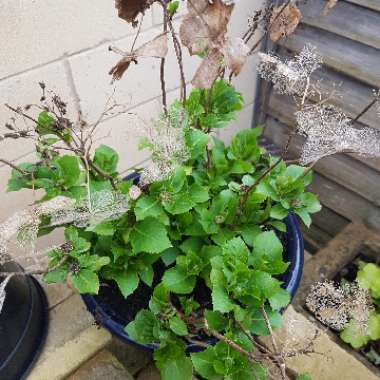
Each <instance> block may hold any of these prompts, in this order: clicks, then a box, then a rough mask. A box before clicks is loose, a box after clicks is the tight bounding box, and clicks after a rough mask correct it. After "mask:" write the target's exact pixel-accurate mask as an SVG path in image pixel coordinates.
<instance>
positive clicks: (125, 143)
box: [95, 99, 161, 172]
mask: <svg viewBox="0 0 380 380" xmlns="http://www.w3.org/2000/svg"><path fill="white" fill-rule="evenodd" d="M160 112H161V101H160V99H154V100H152V101H150V102H148V103H145V104H143V105H141V106H138V107H136V108H134V109H132V110H130V111H128V112H127V113H125V114H122V115H119V116H117V117H114V118H111V119H109V120H106V121H105V122H103V123H102V124H100V125H99V127H98V129H97V130H96V136H95V139H96V144H95V145H99V144H105V145H108V146H110V147H112V148H114V149H115V150H116V151H117V152H118V153H119V155H120V160H119V166H118V170H119V172H124V171H125V170H127V169H130V168H131V167H133V166H136V165H138V164H140V163H141V162H143V161H145V160H147V159H148V158H149V157H150V152H149V151H148V150H146V149H145V150H139V149H138V144H139V140H140V138H141V137H143V136H144V135H145V133H144V130H146V128H147V126H148V125H151V124H152V123H154V121H155V120H157V118H158V117H159V115H160Z"/></svg>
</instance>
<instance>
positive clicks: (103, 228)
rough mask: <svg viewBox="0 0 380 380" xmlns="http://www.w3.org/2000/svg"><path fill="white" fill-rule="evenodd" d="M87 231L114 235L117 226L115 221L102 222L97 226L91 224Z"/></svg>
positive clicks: (102, 234)
mask: <svg viewBox="0 0 380 380" xmlns="http://www.w3.org/2000/svg"><path fill="white" fill-rule="evenodd" d="M86 231H91V232H95V233H97V234H98V235H101V236H113V235H114V233H115V232H116V226H115V225H114V223H113V222H102V223H100V224H97V225H95V226H90V227H88V228H87V229H86Z"/></svg>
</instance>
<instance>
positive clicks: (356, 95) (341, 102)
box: [279, 0, 380, 129]
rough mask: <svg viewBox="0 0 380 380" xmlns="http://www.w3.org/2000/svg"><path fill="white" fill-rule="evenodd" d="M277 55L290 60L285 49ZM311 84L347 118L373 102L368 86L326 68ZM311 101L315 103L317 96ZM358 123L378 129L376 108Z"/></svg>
mask: <svg viewBox="0 0 380 380" xmlns="http://www.w3.org/2000/svg"><path fill="white" fill-rule="evenodd" d="M379 1H380V0H379ZM279 55H280V56H281V57H284V58H286V59H290V58H291V55H290V54H288V53H287V51H286V49H281V50H279ZM312 82H313V83H317V82H318V88H319V90H320V92H321V93H322V94H323V96H324V97H327V96H329V95H330V96H331V97H330V99H331V101H329V102H331V103H332V104H334V105H336V106H337V107H339V108H342V109H344V112H345V113H346V114H347V116H349V117H351V118H355V117H356V116H357V115H358V114H359V113H360V112H361V111H362V110H363V109H364V107H365V106H367V104H369V103H370V102H371V101H372V100H373V92H372V88H371V87H370V86H368V85H367V84H364V83H362V82H360V81H358V80H355V79H353V78H351V77H349V76H347V75H344V74H342V73H338V72H336V71H334V70H332V69H329V68H327V67H323V68H322V69H319V70H317V71H316V72H315V73H314V74H313V76H312ZM311 99H312V100H314V101H317V100H318V99H317V95H315V96H314V98H311ZM360 122H361V123H363V124H366V125H368V126H370V127H372V128H376V129H380V117H379V115H378V110H377V107H376V106H373V107H372V108H371V109H370V110H369V111H368V112H366V113H365V114H364V115H363V116H362V117H361V118H360Z"/></svg>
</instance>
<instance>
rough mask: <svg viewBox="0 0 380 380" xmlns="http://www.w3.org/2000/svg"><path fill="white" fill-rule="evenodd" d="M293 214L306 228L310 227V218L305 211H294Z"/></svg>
mask: <svg viewBox="0 0 380 380" xmlns="http://www.w3.org/2000/svg"><path fill="white" fill-rule="evenodd" d="M294 212H295V213H296V214H297V215H298V216H299V217H300V218H301V220H302V221H303V223H304V224H305V226H306V227H310V226H311V222H312V220H311V217H310V215H309V213H308V212H307V211H306V210H305V209H295V210H294Z"/></svg>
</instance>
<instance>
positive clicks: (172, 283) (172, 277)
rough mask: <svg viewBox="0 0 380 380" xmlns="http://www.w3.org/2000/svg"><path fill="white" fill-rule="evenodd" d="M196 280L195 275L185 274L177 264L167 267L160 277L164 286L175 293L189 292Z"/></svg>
mask: <svg viewBox="0 0 380 380" xmlns="http://www.w3.org/2000/svg"><path fill="white" fill-rule="evenodd" d="M196 280H197V277H196V276H189V275H187V273H186V272H185V271H184V270H183V269H181V268H179V267H177V266H176V267H174V268H170V269H168V270H167V271H166V272H165V274H164V276H163V278H162V282H163V284H164V285H165V287H166V288H167V289H168V290H170V291H172V292H174V293H177V294H188V293H191V292H192V291H193V289H194V286H195V282H196Z"/></svg>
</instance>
